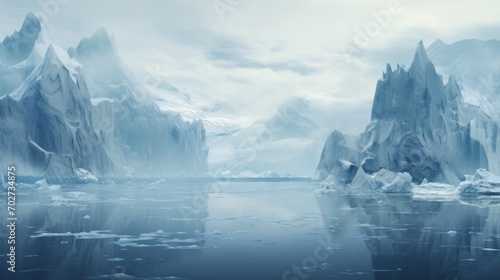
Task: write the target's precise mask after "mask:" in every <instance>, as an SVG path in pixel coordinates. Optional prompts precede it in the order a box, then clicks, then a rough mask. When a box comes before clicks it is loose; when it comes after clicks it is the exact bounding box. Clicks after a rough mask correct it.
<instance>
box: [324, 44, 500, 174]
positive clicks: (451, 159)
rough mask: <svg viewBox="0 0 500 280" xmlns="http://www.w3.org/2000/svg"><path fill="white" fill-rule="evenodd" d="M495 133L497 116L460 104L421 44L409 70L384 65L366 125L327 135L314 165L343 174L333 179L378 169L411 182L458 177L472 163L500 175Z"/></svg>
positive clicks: (452, 81) (454, 88)
mask: <svg viewBox="0 0 500 280" xmlns="http://www.w3.org/2000/svg"><path fill="white" fill-rule="evenodd" d="M498 133H499V126H498V122H497V120H496V119H495V118H493V117H492V116H490V115H488V113H486V112H484V111H483V110H481V108H480V107H476V106H471V105H469V104H467V103H465V102H464V98H463V96H462V94H461V91H460V89H459V86H458V83H457V82H456V80H455V79H454V78H453V77H451V78H450V79H449V82H448V83H447V84H446V85H444V84H443V82H442V78H441V77H440V76H439V75H438V74H437V73H436V71H435V68H434V65H433V64H432V62H431V61H430V60H429V59H428V57H427V54H426V51H425V48H424V46H423V44H422V42H420V43H419V45H418V47H417V52H416V54H415V58H414V61H413V63H412V65H411V67H410V69H409V70H408V71H407V70H405V69H403V68H402V67H399V66H398V67H397V69H396V70H394V71H393V70H392V69H391V67H390V66H389V65H388V66H387V69H386V72H385V73H384V75H383V78H382V79H381V80H379V81H378V83H377V89H376V93H375V99H374V102H373V108H372V121H371V123H370V124H369V125H368V127H367V129H366V131H365V132H364V133H362V134H361V135H360V136H359V137H358V138H357V139H355V140H352V139H351V140H349V141H346V137H345V136H343V135H342V134H341V133H339V132H335V133H334V134H332V136H331V137H330V138H329V139H328V141H327V143H326V145H325V147H324V149H323V152H322V157H321V160H320V163H319V165H318V169H317V171H318V174H319V175H320V176H321V177H322V178H325V176H326V174H330V175H331V176H333V177H337V178H340V177H341V176H339V174H340V175H342V176H343V177H342V178H343V179H342V180H334V181H335V182H336V183H338V182H339V181H340V182H342V183H351V182H353V181H355V180H356V176H358V175H359V176H365V175H364V174H368V175H370V174H374V173H377V172H379V170H381V169H385V170H388V171H391V172H396V173H398V172H399V173H408V174H410V175H411V179H412V180H413V181H414V182H422V181H423V180H425V179H427V180H428V181H431V182H447V183H458V182H459V181H461V180H463V179H464V178H465V177H464V175H465V174H474V172H475V170H476V169H478V168H485V169H489V170H490V171H491V172H493V173H495V174H499V173H500V166H499V162H500V160H499V159H500V156H499V154H498V151H500V150H499V148H500V141H499V138H498ZM345 162H348V163H349V164H346V163H345ZM340 163H342V164H340ZM351 165H352V166H351ZM357 169H360V170H361V169H362V170H361V171H359V172H357V171H356V170H357ZM353 175H354V176H353ZM330 180H331V178H330Z"/></svg>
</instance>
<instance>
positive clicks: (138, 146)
mask: <svg viewBox="0 0 500 280" xmlns="http://www.w3.org/2000/svg"><path fill="white" fill-rule="evenodd" d="M68 52H69V54H70V55H71V56H73V57H74V58H75V59H77V60H78V61H79V62H80V63H81V64H82V65H83V69H84V71H85V74H86V78H87V81H88V83H89V91H90V95H91V96H92V98H93V103H94V106H93V111H92V121H93V124H94V128H95V129H96V132H97V133H98V134H99V138H100V140H101V142H102V143H103V145H104V146H105V148H106V150H107V151H109V153H110V155H111V157H112V159H113V162H115V163H116V164H117V166H119V167H120V168H121V169H122V170H120V171H121V172H125V173H127V174H129V175H134V176H174V175H175V176H184V175H199V174H202V173H205V172H206V171H207V154H208V149H207V148H206V147H205V130H204V128H203V124H202V123H201V121H196V120H193V121H191V122H186V121H184V120H183V119H182V117H181V116H180V115H179V114H177V113H171V112H165V111H162V110H160V108H159V107H158V105H157V104H156V102H155V101H154V100H153V97H152V96H150V95H149V94H148V93H147V92H146V90H145V89H144V88H142V87H141V85H138V84H137V82H136V81H135V80H134V78H133V76H132V75H131V74H130V72H129V71H128V69H127V68H126V66H125V65H124V63H123V62H122V60H121V58H120V57H119V55H118V54H117V52H116V48H115V46H114V43H113V41H112V39H111V38H110V36H109V35H108V34H107V32H106V31H105V30H104V29H99V30H98V31H96V32H95V33H94V34H93V35H92V36H91V37H90V38H85V39H83V40H82V41H81V42H80V44H79V45H78V47H77V48H76V49H70V50H69V51H68Z"/></svg>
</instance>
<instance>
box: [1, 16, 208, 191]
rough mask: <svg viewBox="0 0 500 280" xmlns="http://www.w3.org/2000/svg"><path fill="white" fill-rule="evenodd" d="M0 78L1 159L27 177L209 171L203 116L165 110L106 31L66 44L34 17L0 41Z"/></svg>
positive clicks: (91, 178)
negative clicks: (134, 74) (139, 82)
mask: <svg viewBox="0 0 500 280" xmlns="http://www.w3.org/2000/svg"><path fill="white" fill-rule="evenodd" d="M0 85H2V86H1V89H0V143H2V146H1V148H0V153H1V154H2V162H3V163H8V164H13V165H16V166H17V167H18V169H19V170H20V171H21V172H20V175H21V174H22V176H34V177H43V178H45V179H47V181H48V182H53V181H71V182H75V181H76V182H95V181H96V180H97V178H98V177H110V176H124V175H131V176H142V177H148V176H184V175H195V176H199V175H202V174H204V173H205V172H206V169H207V160H206V158H207V153H208V149H207V148H206V147H205V130H204V128H203V124H202V123H201V121H193V122H186V121H184V120H183V119H182V117H181V116H180V115H179V114H174V113H170V112H164V111H162V110H160V109H159V107H158V105H156V103H155V102H154V100H153V99H152V98H149V97H148V95H147V94H145V93H144V89H143V88H141V87H140V86H138V85H137V84H136V83H135V82H134V80H133V77H132V75H131V74H129V71H128V70H126V68H125V67H124V64H123V63H122V62H121V60H120V58H119V56H118V55H117V54H116V52H115V49H114V44H113V43H112V40H111V39H110V37H109V36H108V35H107V33H106V32H105V31H104V30H103V29H100V30H98V31H97V32H96V33H95V34H94V36H92V38H90V39H84V40H82V42H81V43H80V45H79V46H78V47H77V48H76V49H70V50H68V51H66V50H64V49H63V48H62V47H61V46H60V45H59V43H57V41H56V40H55V38H54V37H53V36H52V35H51V33H50V32H49V30H48V28H47V26H46V24H45V23H43V22H42V21H41V20H40V19H38V18H37V17H36V16H34V15H33V14H28V16H27V17H26V19H25V21H24V24H23V27H22V28H21V30H20V31H19V32H15V33H14V34H13V35H12V36H9V37H7V38H6V39H5V40H4V41H3V42H2V44H1V46H0ZM142 97H144V98H142Z"/></svg>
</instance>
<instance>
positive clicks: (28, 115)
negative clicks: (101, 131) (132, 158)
mask: <svg viewBox="0 0 500 280" xmlns="http://www.w3.org/2000/svg"><path fill="white" fill-rule="evenodd" d="M91 110H92V109H91V103H90V96H89V93H88V90H87V88H86V85H85V81H84V80H83V78H82V75H81V69H80V65H78V64H77V63H76V62H74V61H72V60H71V59H70V58H69V57H68V56H67V54H66V53H65V51H64V50H62V49H59V48H58V47H57V46H50V47H49V48H48V50H47V54H46V55H45V58H44V60H43V62H42V64H40V65H39V66H37V68H36V69H35V70H34V71H33V72H32V73H31V75H30V76H29V78H28V79H27V80H26V81H25V82H24V84H23V85H22V86H21V87H20V88H18V89H17V90H16V91H15V92H13V93H11V94H9V95H7V96H4V97H3V98H1V99H0V120H1V121H0V142H1V143H2V147H4V148H3V157H4V158H3V160H4V162H8V163H9V164H15V165H16V166H18V167H19V170H22V172H23V174H24V175H35V176H45V177H46V178H47V179H54V180H57V179H58V178H67V179H72V178H77V177H78V176H77V174H76V173H75V169H76V168H83V169H86V170H90V171H91V172H93V173H95V174H97V175H104V174H109V173H111V172H112V169H113V164H112V163H111V161H110V159H109V157H108V156H107V153H106V151H105V150H104V149H103V147H102V145H101V144H100V142H99V139H98V137H97V135H96V133H95V132H94V129H93V127H92V121H91Z"/></svg>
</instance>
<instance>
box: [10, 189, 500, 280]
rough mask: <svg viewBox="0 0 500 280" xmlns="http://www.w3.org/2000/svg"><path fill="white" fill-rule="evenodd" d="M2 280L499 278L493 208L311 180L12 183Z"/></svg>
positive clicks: (498, 229) (492, 202)
mask: <svg viewBox="0 0 500 280" xmlns="http://www.w3.org/2000/svg"><path fill="white" fill-rule="evenodd" d="M16 196H17V200H16V206H15V207H16V212H17V213H16V217H17V218H18V220H17V221H16V272H15V273H12V272H9V271H7V268H8V264H7V261H8V257H7V253H8V249H9V245H8V244H7V240H8V235H9V230H8V228H7V227H6V225H7V224H8V221H7V217H8V214H7V194H6V193H1V194H0V221H1V223H2V224H5V225H3V226H2V227H0V241H1V243H0V252H1V256H0V268H1V271H0V279H30V280H31V279H33V280H43V279H50V280H58V279H65V280H66V279H211V280H223V279H228V280H237V279H258V280H259V279H260V280H265V279H289V280H302V279H308V280H314V279H352V280H355V279H356V280H358V279H359V280H362V279H363V280H364V279H381V280H385V279H416V280H417V279H418V280H422V279H471V280H478V279H500V244H499V242H500V206H499V204H500V198H498V197H467V198H459V199H457V198H454V199H448V198H446V197H432V196H431V197H425V198H416V197H411V196H407V195H381V194H374V193H362V194H346V193H339V192H325V191H321V188H320V187H319V184H318V183H317V182H309V181H304V180H302V181H298V182H295V181H288V182H265V181H264V182H193V181H192V180H191V181H189V182H184V183H183V182H179V181H177V182H171V183H169V182H168V180H158V181H154V182H139V181H138V182H120V183H113V182H107V183H106V184H88V185H60V186H58V185H56V186H54V185H23V184H20V185H18V188H17V193H16Z"/></svg>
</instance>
